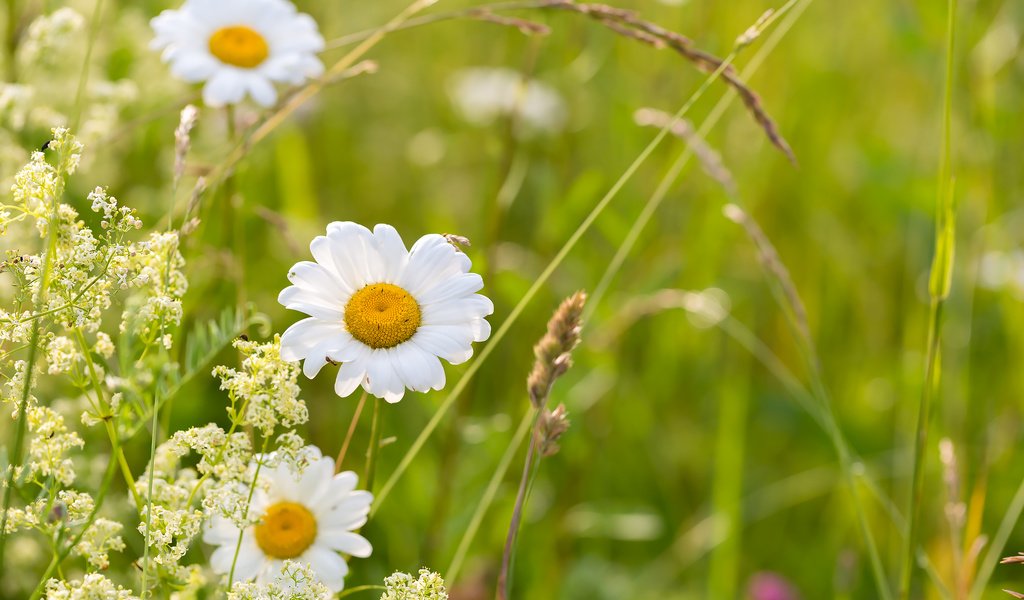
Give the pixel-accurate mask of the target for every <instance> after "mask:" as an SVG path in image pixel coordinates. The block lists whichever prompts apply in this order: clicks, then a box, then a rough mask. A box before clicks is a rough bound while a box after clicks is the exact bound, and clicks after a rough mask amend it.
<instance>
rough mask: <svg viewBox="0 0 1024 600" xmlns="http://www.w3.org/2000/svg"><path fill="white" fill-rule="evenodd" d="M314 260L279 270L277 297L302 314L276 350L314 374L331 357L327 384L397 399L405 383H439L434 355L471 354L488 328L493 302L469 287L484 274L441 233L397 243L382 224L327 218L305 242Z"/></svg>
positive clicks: (458, 359)
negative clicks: (284, 272) (282, 276)
mask: <svg viewBox="0 0 1024 600" xmlns="http://www.w3.org/2000/svg"><path fill="white" fill-rule="evenodd" d="M309 248H310V250H311V251H312V253H313V258H314V259H315V260H316V262H308V261H305V262H300V263H298V264H296V265H295V266H294V267H292V269H291V271H289V272H288V279H289V280H290V281H291V282H292V284H293V285H291V286H290V287H288V288H285V290H284V291H282V292H281V295H280V297H279V298H278V301H279V302H280V303H281V304H283V305H284V306H285V307H286V308H290V309H292V310H297V311H300V312H303V313H306V314H307V315H310V316H309V318H308V319H303V320H301V321H299V322H298V323H295V324H294V325H292V326H291V327H289V328H288V330H287V331H285V332H284V335H283V336H281V358H283V359H285V360H292V361H295V360H304V361H305V362H304V363H303V365H302V367H303V372H305V374H306V376H307V377H310V378H312V377H315V376H316V374H317V373H319V372H320V369H322V368H323V366H324V365H325V364H327V363H328V362H332V363H341V368H340V369H338V376H337V379H336V380H335V384H334V391H335V392H336V393H337V394H338V395H339V396H341V397H345V396H348V395H349V394H351V393H352V392H353V391H355V389H356V388H357V387H358V386H360V385H362V386H363V389H364V390H366V391H367V392H369V393H370V394H373V395H374V396H377V397H378V398H383V399H385V400H387V401H388V402H398V401H399V400H401V399H402V396H403V395H404V394H405V390H406V388H408V389H410V390H415V391H417V392H426V391H427V390H430V389H435V390H440V389H441V388H443V387H444V383H445V376H444V368H443V367H442V366H441V361H440V360H438V359H439V358H443V359H445V360H446V361H448V362H449V363H451V364H453V365H457V364H460V363H463V362H465V361H467V360H469V358H470V357H471V356H473V342H482V341H484V340H486V339H487V338H488V337H489V336H490V334H491V326H490V324H488V323H487V321H486V320H485V319H484V317H486V316H488V315H490V314H491V313H492V312H494V305H493V304H491V301H490V300H488V299H487V298H486V297H484V296H481V295H479V294H476V293H475V292H477V291H478V290H480V289H481V288H482V287H483V285H484V283H483V279H481V278H480V276H479V275H477V274H476V273H470V272H469V268H470V265H471V263H470V260H469V257H467V256H466V255H465V254H463V253H462V252H459V251H458V250H456V249H455V247H454V246H452V245H451V244H450V243H449V242H448V241H447V240H446V239H445V238H444V237H443V236H440V235H436V234H432V235H425V236H423V237H422V238H420V239H419V240H418V241H417V242H416V243H415V244H413V246H412V249H410V250H406V247H405V244H404V243H403V242H402V238H401V237H399V235H398V232H397V231H395V228H394V227H391V226H390V225H377V226H376V227H374V228H373V231H372V232H371V231H370V230H369V229H367V228H365V227H363V226H362V225H358V224H356V223H349V222H345V223H337V222H336V223H331V224H330V225H328V226H327V236H326V237H325V236H319V237H317V238H316V239H314V240H313V242H312V243H311V244H310V246H309Z"/></svg>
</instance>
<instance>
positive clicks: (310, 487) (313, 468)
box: [296, 458, 334, 507]
mask: <svg viewBox="0 0 1024 600" xmlns="http://www.w3.org/2000/svg"><path fill="white" fill-rule="evenodd" d="M333 479H334V461H333V460H331V459H329V458H321V459H320V460H318V461H316V462H314V463H313V464H311V465H309V466H308V467H306V470H305V471H303V472H302V477H301V478H300V479H299V481H298V483H297V484H296V491H297V492H298V494H299V497H300V498H301V499H302V504H303V505H304V506H308V507H314V506H316V505H317V503H318V502H320V500H321V499H322V498H323V496H324V495H325V494H326V493H327V492H328V490H329V489H330V486H331V481H332V480H333Z"/></svg>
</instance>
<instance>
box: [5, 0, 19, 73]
mask: <svg viewBox="0 0 1024 600" xmlns="http://www.w3.org/2000/svg"><path fill="white" fill-rule="evenodd" d="M20 20H21V19H20V15H19V14H18V0H7V36H6V39H5V40H4V50H5V51H6V55H7V81H8V82H10V83H15V82H17V81H18V22H19V21H20Z"/></svg>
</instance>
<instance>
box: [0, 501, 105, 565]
mask: <svg viewBox="0 0 1024 600" xmlns="http://www.w3.org/2000/svg"><path fill="white" fill-rule="evenodd" d="M95 509H96V503H95V501H94V500H93V498H92V496H90V495H89V494H87V493H84V492H76V491H71V490H61V491H60V492H58V493H57V494H56V496H55V497H52V498H40V499H39V500H36V501H35V502H32V503H31V504H29V505H27V506H25V507H24V508H12V509H9V510H8V512H7V527H6V532H7V533H8V534H10V533H14V532H16V531H23V530H37V531H39V532H40V533H42V534H43V535H44V536H46V537H47V538H49V539H52V540H54V541H55V542H56V543H58V544H67V543H68V540H77V543H75V545H74V547H73V548H71V550H73V551H74V552H75V553H76V554H77V555H79V556H81V557H83V558H84V559H85V560H86V562H88V563H89V564H90V565H92V566H93V567H95V568H96V569H106V568H107V567H109V566H110V553H111V552H120V551H122V550H124V548H125V544H124V541H123V540H122V539H121V535H120V534H121V530H122V528H123V526H122V525H121V524H120V523H118V522H116V521H111V520H110V519H104V518H98V519H94V518H93V517H94V514H93V513H94V512H95Z"/></svg>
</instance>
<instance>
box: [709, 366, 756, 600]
mask: <svg viewBox="0 0 1024 600" xmlns="http://www.w3.org/2000/svg"><path fill="white" fill-rule="evenodd" d="M743 358H744V360H743V361H742V366H741V367H740V369H741V370H740V372H739V373H734V374H733V375H732V376H731V377H729V378H728V379H727V380H726V381H727V382H729V383H726V384H725V385H724V386H722V392H721V395H720V397H719V401H718V427H717V431H716V433H715V449H714V453H715V454H714V467H713V469H714V470H713V471H712V473H714V476H713V477H714V481H713V483H712V489H711V512H712V514H713V515H715V516H716V517H717V519H718V522H724V523H726V526H727V528H728V529H727V530H726V532H725V535H724V536H723V539H722V542H721V543H720V544H718V546H716V547H715V548H714V549H713V550H712V551H711V556H710V559H709V565H708V587H707V597H708V598H736V597H737V590H736V585H737V581H738V579H739V577H738V575H739V566H740V556H741V555H740V551H741V544H742V538H741V535H740V533H741V532H742V530H743V525H744V515H743V510H742V509H743V498H742V495H743V469H744V454H745V446H746V445H745V443H744V442H745V440H746V437H747V404H748V396H749V393H750V389H749V381H750V377H749V363H750V359H749V358H747V357H745V356H744V357H743Z"/></svg>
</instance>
